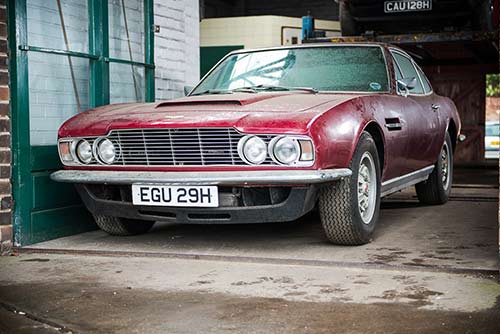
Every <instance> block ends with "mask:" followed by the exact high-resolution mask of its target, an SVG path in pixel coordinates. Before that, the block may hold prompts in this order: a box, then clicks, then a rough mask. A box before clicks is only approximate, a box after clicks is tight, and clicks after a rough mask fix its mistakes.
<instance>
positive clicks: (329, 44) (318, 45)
mask: <svg viewBox="0 0 500 334" xmlns="http://www.w3.org/2000/svg"><path fill="white" fill-rule="evenodd" d="M332 46H376V47H381V48H383V49H388V48H391V49H397V50H398V51H401V52H403V53H406V52H405V51H404V50H403V49H401V48H399V47H397V46H395V45H392V44H387V43H380V42H342V41H340V42H323V43H304V44H294V45H282V46H272V47H265V48H253V49H238V50H233V51H231V52H229V53H228V54H238V53H248V52H258V51H273V50H289V49H304V48H322V47H332Z"/></svg>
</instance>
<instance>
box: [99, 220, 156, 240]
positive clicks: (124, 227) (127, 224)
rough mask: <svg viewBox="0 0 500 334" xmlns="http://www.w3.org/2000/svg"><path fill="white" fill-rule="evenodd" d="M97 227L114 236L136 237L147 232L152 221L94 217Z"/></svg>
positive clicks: (151, 225) (152, 223)
mask: <svg viewBox="0 0 500 334" xmlns="http://www.w3.org/2000/svg"><path fill="white" fill-rule="evenodd" d="M94 219H95V222H96V224H97V226H99V228H100V229H101V230H103V231H104V232H106V233H108V234H110V235H116V236H130V235H138V234H143V233H146V232H148V231H149V230H150V229H151V228H152V227H153V225H154V224H155V222H154V221H142V220H136V219H127V218H121V217H110V216H103V215H94Z"/></svg>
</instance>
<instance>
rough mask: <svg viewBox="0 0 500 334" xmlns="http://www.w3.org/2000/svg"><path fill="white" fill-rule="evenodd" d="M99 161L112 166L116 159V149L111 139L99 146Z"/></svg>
mask: <svg viewBox="0 0 500 334" xmlns="http://www.w3.org/2000/svg"><path fill="white" fill-rule="evenodd" d="M97 154H98V155H99V159H100V160H101V161H102V162H104V163H105V164H108V165H109V164H112V163H113V162H114V161H115V159H116V147H115V145H114V144H113V142H112V141H111V140H109V139H104V140H101V141H100V142H99V144H98V146H97Z"/></svg>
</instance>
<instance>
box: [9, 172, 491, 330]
mask: <svg viewBox="0 0 500 334" xmlns="http://www.w3.org/2000/svg"><path fill="white" fill-rule="evenodd" d="M497 180H498V172H497V170H495V169H485V170H481V171H477V170H472V169H465V170H458V171H457V172H456V178H455V181H456V184H455V187H454V189H453V195H452V198H451V200H450V201H449V202H448V203H447V204H446V205H443V206H434V207H433V206H421V205H419V204H418V202H417V201H416V199H415V195H414V192H413V191H405V192H403V193H399V194H396V195H393V196H391V197H389V198H387V199H385V200H384V202H383V204H382V210H381V220H380V226H379V227H378V231H377V234H376V236H375V239H374V241H373V242H372V243H371V244H368V245H365V246H360V247H340V246H333V245H330V244H328V243H327V242H326V240H325V238H324V236H323V235H322V231H321V226H320V224H319V220H318V216H317V214H315V213H313V214H310V215H308V216H306V217H304V218H303V219H301V220H300V221H297V222H293V223H289V224H263V225H257V224H256V225H241V226H240V225H235V226H185V225H175V224H158V225H157V226H156V227H155V229H154V230H153V231H151V232H150V233H148V234H146V235H143V236H136V237H129V238H118V237H111V236H108V235H106V234H104V233H103V232H100V231H94V232H89V233H85V234H81V235H77V236H72V237H67V238H61V239H58V240H53V241H49V242H45V243H40V244H37V245H33V246H31V247H29V248H25V249H22V250H21V251H20V253H19V254H18V256H13V257H8V258H0V268H1V270H0V333H3V332H5V333H30V330H33V329H35V328H36V330H37V332H40V333H56V332H59V333H60V332H91V333H165V332H167V333H221V332H231V333H278V332H279V333H283V332H285V333H308V332H310V333H330V332H332V330H333V329H335V330H336V331H338V332H345V333H363V332H370V333H401V332H412V333H414V332H415V333H466V332H471V333H472V332H473V333H498V332H500V285H499V284H498V283H497V279H498V276H497V275H496V270H497V268H498V267H497V263H498V262H497V261H498V225H497V215H498V181H497ZM394 319H398V321H394ZM31 332H32V331H31Z"/></svg>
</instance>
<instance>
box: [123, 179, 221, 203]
mask: <svg viewBox="0 0 500 334" xmlns="http://www.w3.org/2000/svg"><path fill="white" fill-rule="evenodd" d="M132 203H133V204H134V205H152V206H186V207H218V206H219V195H218V189H217V186H163V185H155V184H133V185H132Z"/></svg>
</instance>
